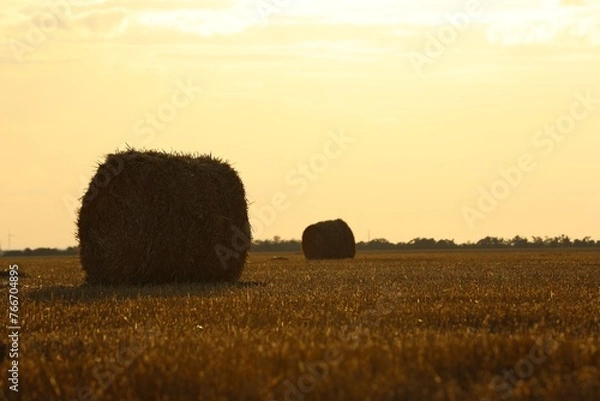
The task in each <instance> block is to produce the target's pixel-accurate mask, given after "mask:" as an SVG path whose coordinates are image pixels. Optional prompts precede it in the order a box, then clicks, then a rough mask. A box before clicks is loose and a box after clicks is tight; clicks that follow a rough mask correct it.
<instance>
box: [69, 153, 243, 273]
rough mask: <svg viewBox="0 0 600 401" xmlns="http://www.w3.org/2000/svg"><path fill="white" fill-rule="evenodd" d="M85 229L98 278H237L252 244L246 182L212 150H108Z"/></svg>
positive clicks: (91, 268)
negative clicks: (200, 153) (195, 153)
mask: <svg viewBox="0 0 600 401" xmlns="http://www.w3.org/2000/svg"><path fill="white" fill-rule="evenodd" d="M77 228H78V231H77V237H78V239H79V256H80V259H81V264H82V266H83V269H84V271H85V272H86V274H87V281H88V282H89V283H98V284H150V283H155V284H159V283H167V282H209V281H235V280H237V279H238V278H239V277H240V275H241V273H242V270H243V268H244V265H245V261H246V256H247V254H248V249H249V248H250V243H251V232H250V225H249V222H248V204H247V201H246V195H245V190H244V186H243V183H242V181H241V180H240V178H239V176H238V174H237V172H236V171H235V170H234V169H233V168H232V167H231V166H229V164H227V163H226V162H224V161H222V160H220V159H218V158H214V157H212V156H208V155H203V156H193V155H186V154H168V153H164V152H156V151H146V152H139V151H136V150H128V151H125V152H119V153H116V154H110V155H108V156H107V157H106V160H105V162H104V163H103V164H101V165H99V167H98V170H97V172H96V174H95V175H94V177H93V178H92V181H91V183H90V186H89V188H88V190H87V192H86V194H85V195H84V197H83V198H82V205H81V208H80V210H79V217H78V221H77Z"/></svg>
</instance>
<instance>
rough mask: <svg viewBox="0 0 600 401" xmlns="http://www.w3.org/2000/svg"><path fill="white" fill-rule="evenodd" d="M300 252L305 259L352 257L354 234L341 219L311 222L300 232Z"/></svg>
mask: <svg viewBox="0 0 600 401" xmlns="http://www.w3.org/2000/svg"><path fill="white" fill-rule="evenodd" d="M302 252H304V256H305V257H306V259H344V258H353V257H354V255H355V254H356V244H355V242H354V234H353V233H352V230H351V229H350V227H349V226H348V224H346V222H345V221H343V220H341V219H337V220H327V221H321V222H319V223H315V224H312V225H310V226H308V227H306V229H305V230H304V232H303V233H302Z"/></svg>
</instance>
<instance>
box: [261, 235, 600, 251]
mask: <svg viewBox="0 0 600 401" xmlns="http://www.w3.org/2000/svg"><path fill="white" fill-rule="evenodd" d="M594 247H599V248H600V241H594V240H593V239H591V238H590V237H585V238H583V239H575V240H571V238H569V237H568V236H566V235H560V236H558V237H543V238H542V237H531V238H527V237H521V236H519V235H517V236H516V237H514V238H501V237H485V238H483V239H480V240H479V241H477V242H466V243H456V242H454V240H453V239H440V240H436V239H434V238H414V239H412V240H410V241H408V242H398V243H393V242H390V241H388V240H386V239H385V238H376V239H373V240H371V241H368V242H364V241H361V242H358V243H357V244H356V249H357V250H358V251H385V250H390V251H392V250H420V249H425V250H434V249H442V250H443V249H523V248H533V249H535V248H594ZM300 249H302V244H301V242H300V241H298V240H282V239H281V238H280V237H278V236H276V237H274V238H273V239H270V240H256V241H254V242H253V243H252V248H251V250H252V251H254V252H274V251H279V252H285V251H292V252H293V251H299V250H300Z"/></svg>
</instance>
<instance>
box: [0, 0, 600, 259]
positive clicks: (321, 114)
mask: <svg viewBox="0 0 600 401" xmlns="http://www.w3.org/2000/svg"><path fill="white" fill-rule="evenodd" d="M1 9H2V11H0V69H1V73H0V149H1V150H2V164H1V166H2V170H1V172H0V246H1V247H2V249H7V247H8V237H7V235H8V232H9V231H10V232H11V233H12V235H13V237H12V238H11V247H12V248H13V249H20V248H25V247H31V248H34V247H42V246H47V247H66V246H70V245H75V244H76V240H75V236H74V233H75V219H76V211H77V208H78V198H79V197H80V196H81V195H82V194H83V192H84V191H85V189H86V187H87V185H88V183H89V180H90V178H91V176H92V175H93V173H94V170H95V166H96V164H97V163H98V162H99V161H101V160H102V159H103V156H104V155H105V154H107V153H110V152H113V151H115V150H117V149H125V148H126V146H127V145H129V146H133V147H135V148H140V149H164V150H167V151H170V150H174V151H184V152H197V153H212V154H213V155H217V156H220V157H223V158H225V159H228V160H229V161H230V162H231V163H232V164H233V165H234V167H235V168H236V169H237V170H238V172H239V173H240V176H241V178H242V180H243V181H244V183H245V186H246V191H247V195H248V199H249V201H250V202H251V207H250V216H251V218H252V223H253V227H254V237H255V238H258V239H266V238H271V237H273V236H274V235H279V236H281V237H283V238H297V239H298V238H300V236H301V233H302V230H303V229H304V228H305V227H306V226H307V225H308V224H310V223H313V222H315V221H318V220H323V219H331V218H337V217H341V218H343V219H344V220H346V221H347V222H348V223H349V225H350V226H351V227H352V229H353V230H354V233H355V236H356V238H357V240H366V239H367V236H368V233H369V232H370V236H371V238H377V237H384V238H387V239H388V240H390V241H393V242H397V241H408V240H410V239H412V238H415V237H434V238H438V239H439V238H448V239H455V240H456V241H457V242H463V241H467V240H477V239H479V238H482V237H485V236H487V235H492V236H503V237H513V236H515V235H517V234H519V235H525V236H532V235H536V236H545V235H549V236H555V235H560V234H566V235H569V236H571V237H579V238H581V237H584V236H591V237H593V238H596V239H600V224H599V223H600V212H599V208H598V205H600V185H599V184H600V163H599V162H598V154H599V152H600V73H599V72H600V1H591V0H590V1H586V0H563V1H548V0H520V1H517V0H505V1H502V0H495V1H476V0H472V1H449V0H448V1H446V0H423V1H420V2H415V1H408V0H394V1H392V0H369V1H367V0H327V1H322V0H321V1H315V0H305V1H296V0H287V1H286V0H259V1H255V0H241V1H222V0H206V1H190V0H173V1H165V0H130V1H127V2H123V1H115V0H86V1H75V0H56V1H45V2H40V1H33V0H32V1H25V0H3V1H2V7H1Z"/></svg>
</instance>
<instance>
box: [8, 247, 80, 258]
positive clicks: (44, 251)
mask: <svg viewBox="0 0 600 401" xmlns="http://www.w3.org/2000/svg"><path fill="white" fill-rule="evenodd" d="M0 255H2V256H65V255H77V247H76V246H70V247H68V248H66V249H57V248H36V249H30V248H25V249H23V250H18V251H17V250H11V251H4V252H2V251H0Z"/></svg>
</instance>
